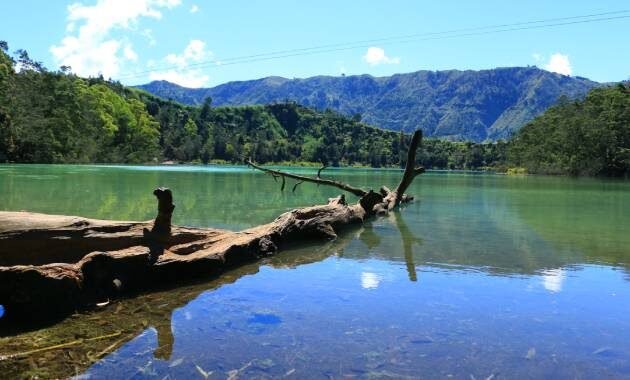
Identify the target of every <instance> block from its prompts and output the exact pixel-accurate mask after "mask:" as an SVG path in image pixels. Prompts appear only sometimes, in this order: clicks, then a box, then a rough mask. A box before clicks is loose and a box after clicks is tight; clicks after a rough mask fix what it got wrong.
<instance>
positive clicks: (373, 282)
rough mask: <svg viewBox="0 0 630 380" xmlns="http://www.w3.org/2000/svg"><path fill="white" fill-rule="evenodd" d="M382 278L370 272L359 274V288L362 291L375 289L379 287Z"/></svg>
mask: <svg viewBox="0 0 630 380" xmlns="http://www.w3.org/2000/svg"><path fill="white" fill-rule="evenodd" d="M381 280H382V277H381V276H379V275H378V274H376V273H372V272H362V273H361V287H362V288H363V289H376V288H378V286H379V285H380V283H381Z"/></svg>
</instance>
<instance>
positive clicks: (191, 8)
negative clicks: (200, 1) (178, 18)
mask: <svg viewBox="0 0 630 380" xmlns="http://www.w3.org/2000/svg"><path fill="white" fill-rule="evenodd" d="M197 12H199V7H198V6H197V4H193V5H192V7H190V13H197Z"/></svg>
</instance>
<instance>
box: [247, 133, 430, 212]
mask: <svg viewBox="0 0 630 380" xmlns="http://www.w3.org/2000/svg"><path fill="white" fill-rule="evenodd" d="M421 143H422V131H421V130H417V131H416V132H415V133H414V134H413V136H412V138H411V144H410V145H409V150H408V152H407V162H406V164H405V171H404V172H403V176H402V178H401V180H400V182H399V183H398V186H396V189H395V190H393V191H392V190H390V189H389V188H388V187H387V186H382V187H381V189H380V191H379V193H374V192H373V191H371V190H370V191H365V190H363V189H360V188H357V187H354V186H352V185H349V184H347V183H343V182H338V181H333V180H328V179H322V178H321V177H320V175H321V172H322V170H324V169H325V168H326V166H325V165H324V166H322V167H321V168H320V169H319V170H318V171H317V177H308V176H303V175H298V174H292V173H288V172H284V171H280V170H274V169H269V168H265V167H262V166H259V165H257V164H255V163H254V162H252V161H251V160H248V161H247V164H248V165H249V166H251V167H252V168H254V169H257V170H260V171H262V172H265V173H268V174H271V175H272V176H273V177H274V179H275V178H276V177H282V178H283V181H284V178H293V179H297V180H299V181H300V182H299V183H302V182H313V183H316V184H318V185H326V186H333V187H336V188H339V189H342V190H344V191H347V192H349V193H352V194H354V195H356V196H358V197H361V200H360V201H359V203H360V204H361V206H362V207H363V208H364V209H365V211H366V213H367V214H373V213H375V214H379V215H382V214H386V213H388V212H390V211H391V210H393V209H394V208H395V207H397V206H398V205H400V204H401V203H406V202H409V201H411V200H413V197H412V196H410V195H406V194H405V191H406V190H407V188H408V187H409V185H411V183H412V182H413V180H414V178H416V176H417V175H419V174H422V173H424V168H423V167H422V166H417V167H416V166H415V162H416V152H417V150H418V147H419V146H420V144H421ZM299 183H298V184H299ZM296 187H297V185H296V186H295V187H294V188H293V191H295V188H296ZM282 189H284V182H283V186H282Z"/></svg>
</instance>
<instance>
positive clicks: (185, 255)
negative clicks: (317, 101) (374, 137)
mask: <svg viewBox="0 0 630 380" xmlns="http://www.w3.org/2000/svg"><path fill="white" fill-rule="evenodd" d="M421 139H422V135H421V133H420V132H416V133H415V134H414V136H413V138H412V141H411V144H410V149H409V156H408V159H407V168H406V169H405V172H404V174H403V177H402V179H401V182H400V184H399V185H398V186H397V187H396V189H395V190H394V191H391V190H389V189H388V188H386V187H382V188H381V190H380V191H379V192H373V191H372V190H366V191H364V190H361V191H362V193H361V194H363V195H362V196H361V197H360V199H359V201H358V202H357V203H355V204H348V203H347V202H346V199H345V196H344V195H340V196H338V197H336V198H331V199H329V201H328V203H326V204H324V205H317V206H311V207H304V208H298V209H294V210H291V211H289V212H286V213H284V214H281V215H280V216H279V217H277V218H276V219H275V220H274V221H272V222H271V223H268V224H264V225H260V226H256V227H253V228H249V229H246V230H243V231H238V232H234V231H228V230H220V229H211V228H187V227H179V226H171V225H170V220H171V215H172V213H173V211H174V208H175V206H174V204H173V196H172V194H171V192H170V190H168V189H165V188H159V189H156V190H155V191H154V195H155V196H156V197H157V199H158V215H157V217H156V218H155V221H153V222H151V221H149V222H121V221H104V220H95V219H86V218H81V217H74V216H57V215H45V214H36V213H26V212H0V304H1V305H4V307H5V309H6V311H7V317H11V316H21V317H24V316H29V317H43V316H46V315H49V314H51V313H64V312H71V311H73V310H75V309H76V308H77V307H82V306H86V305H91V304H96V303H100V302H105V301H108V300H110V299H112V298H114V297H117V296H120V295H122V294H125V293H127V294H129V293H134V292H138V291H143V290H147V289H150V288H152V287H155V286H156V285H157V286H162V285H164V284H166V283H169V282H171V283H172V282H177V281H182V280H188V279H190V278H193V277H199V276H212V275H217V274H219V273H221V272H223V271H224V270H225V269H226V268H229V267H233V266H235V265H239V264H241V263H245V262H251V261H253V260H257V259H260V258H263V257H266V256H270V255H272V254H274V253H275V252H277V251H278V250H279V249H281V248H282V246H284V245H287V244H295V243H300V242H304V241H309V240H310V241H312V240H330V239H334V238H336V237H337V234H338V233H339V232H340V230H341V229H343V228H344V227H346V226H350V225H355V224H360V223H362V222H363V221H364V220H365V219H366V218H367V217H370V216H372V215H382V214H386V213H388V212H389V211H391V210H392V209H394V208H395V207H396V206H398V205H399V204H400V203H404V202H407V201H409V200H411V199H413V198H412V197H410V196H407V195H405V194H404V191H405V190H406V189H407V187H408V186H409V185H410V184H411V182H412V181H413V178H415V176H416V175H418V174H420V173H422V172H423V171H424V170H423V169H422V168H414V167H413V165H414V162H415V151H416V148H417V147H418V145H419V143H420V141H421ZM250 165H252V166H254V167H255V168H256V169H259V170H262V171H264V172H266V173H268V174H271V175H273V176H274V177H277V176H281V177H283V178H284V176H286V175H288V173H284V172H280V171H275V170H270V169H265V168H262V167H259V166H257V165H255V164H253V163H251V162H250ZM312 179H313V180H312V181H310V182H316V183H319V182H320V181H327V180H322V179H321V178H320V177H319V173H318V176H317V178H312ZM283 182H284V181H283ZM328 182H330V181H328ZM322 183H323V184H325V185H326V184H327V183H325V182H322ZM338 184H339V183H337V182H335V186H336V187H340V188H343V187H344V186H345V185H342V186H338ZM347 188H351V189H356V188H354V187H352V186H350V185H347Z"/></svg>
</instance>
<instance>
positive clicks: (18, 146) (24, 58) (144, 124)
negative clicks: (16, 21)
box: [0, 45, 160, 163]
mask: <svg viewBox="0 0 630 380" xmlns="http://www.w3.org/2000/svg"><path fill="white" fill-rule="evenodd" d="M4 47H5V48H6V45H4ZM4 50H5V49H3V50H2V51H0V161H11V162H46V163H47V162H144V161H150V160H152V159H153V158H154V157H157V156H159V153H160V147H159V135H160V132H159V124H158V123H157V122H156V121H155V120H154V119H153V118H152V117H151V116H150V115H149V114H148V113H147V111H146V109H145V105H144V103H143V102H142V101H140V99H139V98H138V97H133V96H125V95H123V94H122V93H121V92H124V90H123V88H122V86H116V85H113V84H108V83H105V82H104V81H103V80H101V79H90V80H85V79H81V78H78V77H76V76H74V75H68V74H66V73H64V72H61V71H60V72H50V71H47V70H45V69H44V68H43V67H42V66H41V64H39V63H38V62H34V61H32V60H31V59H30V58H29V57H28V54H27V53H26V52H25V51H19V52H18V59H17V60H16V61H13V60H12V59H11V58H10V57H9V56H8V55H7V54H6V53H5V51H4ZM15 67H18V68H19V72H16V71H15ZM116 88H117V89H118V92H117V91H116Z"/></svg>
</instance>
